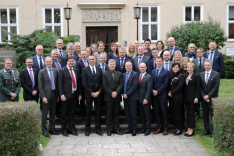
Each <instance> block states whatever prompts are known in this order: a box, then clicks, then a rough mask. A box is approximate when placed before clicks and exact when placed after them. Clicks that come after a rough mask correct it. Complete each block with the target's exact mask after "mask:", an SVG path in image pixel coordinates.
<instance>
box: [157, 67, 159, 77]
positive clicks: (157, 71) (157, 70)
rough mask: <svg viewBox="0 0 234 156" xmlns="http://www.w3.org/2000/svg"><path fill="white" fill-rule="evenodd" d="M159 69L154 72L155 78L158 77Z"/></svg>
mask: <svg viewBox="0 0 234 156" xmlns="http://www.w3.org/2000/svg"><path fill="white" fill-rule="evenodd" d="M158 73H159V69H157V70H156V76H157V77H158Z"/></svg>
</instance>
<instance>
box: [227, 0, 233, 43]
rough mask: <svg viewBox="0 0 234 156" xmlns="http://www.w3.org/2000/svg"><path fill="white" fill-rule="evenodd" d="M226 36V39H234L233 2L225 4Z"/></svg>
mask: <svg viewBox="0 0 234 156" xmlns="http://www.w3.org/2000/svg"><path fill="white" fill-rule="evenodd" d="M227 36H228V41H234V4H231V5H227Z"/></svg>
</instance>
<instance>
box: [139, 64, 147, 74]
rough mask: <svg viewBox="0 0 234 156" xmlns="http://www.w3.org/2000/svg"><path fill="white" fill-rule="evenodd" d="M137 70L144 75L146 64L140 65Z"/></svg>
mask: <svg viewBox="0 0 234 156" xmlns="http://www.w3.org/2000/svg"><path fill="white" fill-rule="evenodd" d="M139 70H140V72H141V74H144V73H145V72H146V70H147V66H146V64H145V63H141V64H140V65H139Z"/></svg>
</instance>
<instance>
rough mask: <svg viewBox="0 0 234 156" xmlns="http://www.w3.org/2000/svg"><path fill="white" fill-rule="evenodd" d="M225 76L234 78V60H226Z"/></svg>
mask: <svg viewBox="0 0 234 156" xmlns="http://www.w3.org/2000/svg"><path fill="white" fill-rule="evenodd" d="M224 67H225V68H224V75H223V77H224V78H227V79H233V78H234V60H225V61H224Z"/></svg>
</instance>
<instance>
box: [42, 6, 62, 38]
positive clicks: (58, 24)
mask: <svg viewBox="0 0 234 156" xmlns="http://www.w3.org/2000/svg"><path fill="white" fill-rule="evenodd" d="M45 9H51V19H53V20H51V21H52V22H51V23H45ZM54 9H60V23H54ZM42 20H43V21H42V23H43V28H45V27H47V26H51V27H52V32H54V27H55V26H60V27H61V28H60V29H61V30H60V31H61V37H63V7H61V6H53V7H51V6H47V7H42Z"/></svg>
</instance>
